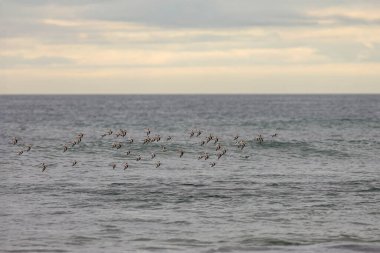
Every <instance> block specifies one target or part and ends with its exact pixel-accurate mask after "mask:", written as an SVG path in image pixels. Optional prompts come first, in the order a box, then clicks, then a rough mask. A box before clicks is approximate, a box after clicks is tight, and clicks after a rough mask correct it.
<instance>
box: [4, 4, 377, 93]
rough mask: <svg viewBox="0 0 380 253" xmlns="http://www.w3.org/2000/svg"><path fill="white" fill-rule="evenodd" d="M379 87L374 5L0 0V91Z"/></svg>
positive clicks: (259, 90)
mask: <svg viewBox="0 0 380 253" xmlns="http://www.w3.org/2000/svg"><path fill="white" fill-rule="evenodd" d="M145 93H149V94H151V93H165V94H167V93H170V94H171V93H175V94H178V93H185V94H188V93H191V94H193V93H197V94H198V93H239V94H246V93H249V94H250V93H253V94H256V93H258V94H261V93H306V94H309V93H380V1H378V0H323V1H322V0H320V1H315V0H313V1H311V0H265V1H264V0H260V1H259V0H233V1H231V0H133V1H132V0H92V1H89V0H88V1H87V0H60V1H58V0H33V1H31V0H0V94H145Z"/></svg>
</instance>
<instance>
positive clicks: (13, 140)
mask: <svg viewBox="0 0 380 253" xmlns="http://www.w3.org/2000/svg"><path fill="white" fill-rule="evenodd" d="M17 142H18V139H17V138H16V137H13V139H12V142H11V143H12V144H13V145H16V144H17Z"/></svg>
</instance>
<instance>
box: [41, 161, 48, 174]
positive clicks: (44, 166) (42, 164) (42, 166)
mask: <svg viewBox="0 0 380 253" xmlns="http://www.w3.org/2000/svg"><path fill="white" fill-rule="evenodd" d="M40 167H41V168H42V172H44V171H45V170H46V168H47V165H46V164H45V163H41V164H40Z"/></svg>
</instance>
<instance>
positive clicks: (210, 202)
mask: <svg viewBox="0 0 380 253" xmlns="http://www.w3.org/2000/svg"><path fill="white" fill-rule="evenodd" d="M147 128H149V129H150V131H151V133H150V134H149V137H151V138H154V137H155V136H156V138H157V136H158V135H159V136H160V138H161V139H160V141H154V142H149V143H147V144H143V140H144V139H145V138H147V130H146V129H147ZM109 129H111V130H112V132H113V133H112V134H111V135H108V134H106V133H107V132H108V131H109ZM119 129H125V130H126V131H127V135H126V136H125V137H121V136H119V137H117V136H116V135H115V134H116V133H118V132H119ZM191 131H194V132H195V134H194V136H193V137H190V134H191ZM198 131H201V134H200V136H198V137H196V135H198ZM80 133H83V134H84V136H83V138H82V141H81V142H80V143H78V144H76V145H74V146H72V145H71V142H72V141H73V140H76V139H77V138H78V137H77V136H78V134H80ZM103 134H105V136H104V137H102V135H103ZM259 135H261V136H262V138H263V141H262V142H260V141H257V140H256V138H257V137H258V136H259ZM168 136H171V137H172V139H171V140H167V138H168ZM208 136H211V137H212V140H210V141H209V142H208V143H206V144H205V145H201V142H202V141H203V140H206V139H205V138H206V137H208ZM235 136H236V137H237V136H239V137H238V138H237V139H236V140H234V137H235ZM14 137H16V138H17V140H18V142H17V144H16V145H13V144H12V139H13V138H14ZM216 137H218V142H217V143H216V144H214V143H215V140H216ZM130 139H133V143H130V141H129V140H130ZM116 142H117V143H120V144H121V148H119V149H116V148H113V147H112V145H113V144H114V143H116ZM218 143H219V144H220V145H221V149H220V150H218V151H217V150H216V147H217V144H218ZM242 143H244V144H245V146H244V147H243V148H241V145H240V144H242ZM28 144H31V145H32V146H31V150H30V151H29V152H28V151H26V149H27V148H26V146H25V145H28ZM64 145H66V146H67V147H68V150H67V151H66V152H63V151H64ZM224 149H225V150H226V153H225V155H223V156H222V157H220V159H218V157H217V156H216V155H217V154H218V153H220V152H221V150H224ZM181 150H182V151H183V152H184V155H183V157H181V158H180V157H179V155H180V151H181ZM20 151H24V152H23V153H22V154H20V155H18V153H19V152H20ZM128 151H129V152H130V154H128ZM152 153H155V154H156V157H155V158H153V159H152V158H151V154H152ZM205 153H207V154H208V155H209V158H208V159H207V160H205V159H204V158H202V159H198V157H199V156H202V155H204V154H205ZM139 155H140V156H141V158H142V159H141V161H136V158H137V157H138V156H139ZM73 161H77V165H75V166H72V163H73ZM158 161H160V166H159V167H157V168H156V166H157V165H156V164H157V162H158ZM126 162H127V163H128V168H127V169H125V170H124V164H125V163H126ZM213 162H215V166H213V167H211V165H210V164H211V163H213ZM41 163H44V164H46V165H47V168H46V169H45V171H44V172H42V168H41V166H40V164H41ZM113 164H116V167H115V169H113V168H112V165H113ZM0 251H2V252H239V251H241V252H247V251H248V252H252V251H255V252H268V253H269V252H380V96H379V95H312V96H308V95H189V96H187V95H186V96H185V95H145V96H143V95H128V96H115V95H114V96H69V95H66V96H0Z"/></svg>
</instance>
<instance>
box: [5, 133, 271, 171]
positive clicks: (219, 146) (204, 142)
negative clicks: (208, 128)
mask: <svg viewBox="0 0 380 253" xmlns="http://www.w3.org/2000/svg"><path fill="white" fill-rule="evenodd" d="M144 131H145V134H144V136H145V137H144V138H143V140H142V141H141V142H138V141H135V139H134V138H131V137H130V136H129V135H128V132H127V130H125V129H119V130H117V131H113V130H111V129H109V130H108V131H106V132H105V133H103V134H102V135H101V136H100V137H99V138H102V139H103V138H106V137H112V136H114V137H115V138H116V140H117V141H115V142H113V143H112V146H111V147H112V148H113V149H116V150H119V149H121V148H122V147H123V146H124V145H126V144H129V145H132V144H134V143H137V144H142V145H149V144H150V143H155V142H156V143H158V142H162V143H163V144H162V145H160V150H161V152H166V151H167V150H168V149H167V147H166V146H165V143H169V142H171V141H172V140H173V136H170V135H169V136H167V137H166V138H162V137H161V135H160V134H154V135H152V134H151V133H152V131H151V130H150V129H149V128H146V129H144ZM84 136H85V134H84V133H79V134H77V135H76V136H75V137H74V139H73V140H72V141H69V142H67V143H66V144H63V148H62V152H63V153H65V152H67V151H68V150H69V149H70V148H73V147H74V146H76V145H80V143H81V142H82V139H83V138H84ZM277 136H278V134H277V133H275V134H272V135H271V137H272V138H275V137H277ZM119 137H120V138H122V139H123V140H122V141H119V139H118V138H119ZM187 138H190V139H201V140H200V141H199V142H198V143H199V147H206V146H208V147H209V149H211V148H212V149H213V150H215V152H216V153H215V154H209V153H208V152H207V150H206V151H203V152H202V153H201V154H199V156H198V160H205V161H206V160H208V159H209V158H210V157H213V156H215V157H216V161H212V162H210V163H209V165H210V167H215V166H216V164H217V160H219V159H220V158H222V157H223V156H224V155H226V154H227V149H226V148H225V145H224V144H223V142H222V141H221V139H220V138H219V137H217V136H216V135H214V134H211V133H210V134H204V133H203V131H202V130H199V129H191V130H190V131H189V132H188V135H187ZM125 139H126V140H125ZM20 140H21V139H20V138H18V137H13V139H12V140H11V141H10V144H12V145H16V146H19V147H22V149H21V150H19V151H18V152H17V154H18V155H22V154H24V153H25V152H30V151H31V150H32V147H33V145H32V144H22V143H20ZM231 141H233V145H234V146H236V148H237V150H240V151H241V150H243V149H244V148H245V147H246V145H247V141H246V140H244V139H241V137H240V136H239V135H235V136H234V137H233V138H232V139H231ZM255 141H256V142H257V143H259V144H262V143H263V142H264V137H263V135H262V134H259V135H258V136H257V137H256V138H255ZM209 143H211V144H209ZM210 145H211V147H210ZM212 145H213V146H212ZM156 152H157V150H156ZM156 152H152V153H151V154H150V158H148V159H150V160H155V161H156V160H157V156H156ZM176 152H178V157H179V158H182V157H183V156H184V155H185V151H184V150H183V149H179V150H176ZM131 155H132V153H131V150H128V151H127V152H126V153H125V156H129V157H130V156H131ZM248 157H249V156H247V155H246V156H243V158H248ZM142 159H143V158H142V156H141V154H137V156H136V157H135V158H134V160H135V161H137V162H138V161H141V160H142ZM78 164H79V163H78V161H77V160H74V161H72V164H71V166H72V167H75V166H77V165H78ZM161 165H162V163H161V161H159V160H157V161H156V162H155V167H156V168H158V167H160V166H161ZM37 166H38V167H40V168H41V169H42V172H44V171H45V170H46V169H47V168H48V166H49V165H48V164H47V163H45V162H42V163H40V164H39V165H37ZM110 166H111V167H112V168H113V169H115V168H116V167H117V164H116V163H111V164H110ZM122 167H123V168H124V170H126V169H128V168H129V167H130V164H129V162H128V161H126V162H124V163H123V164H122Z"/></svg>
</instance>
